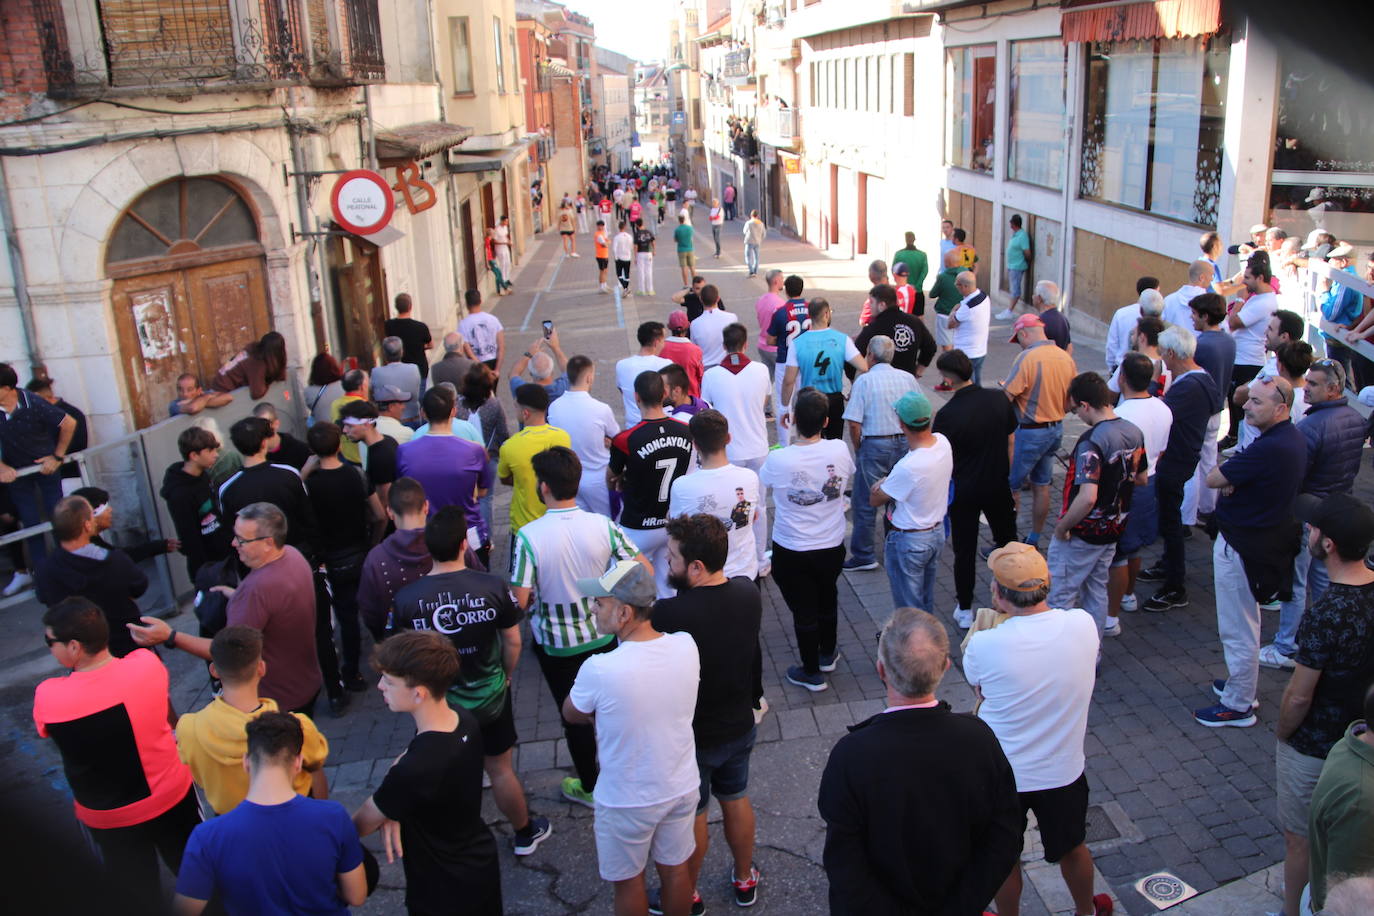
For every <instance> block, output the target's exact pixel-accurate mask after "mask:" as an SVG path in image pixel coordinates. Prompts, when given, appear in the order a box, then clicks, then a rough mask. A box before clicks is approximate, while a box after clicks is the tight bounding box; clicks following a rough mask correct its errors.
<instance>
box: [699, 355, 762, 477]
mask: <svg viewBox="0 0 1374 916" xmlns="http://www.w3.org/2000/svg"><path fill="white" fill-rule="evenodd" d="M772 392H773V381H772V379H770V378H769V377H768V367H767V366H765V365H764V364H763V363H758V362H750V363H749V365H747V366H745V367H744V368H743V369H741V370H740V371H739V372H737V373H732V372H731V371H730V370H729V369H727V368H725V367H724V366H713V367H712V368H710V369H707V370H706V374H705V375H703V376H702V377H701V397H702V399H703V400H705V401H706V402H707V403H708V404H710V405H711V406H712V407H714V408H715V409H716V410H719V411H720V412H721V413H723V414H725V419H726V420H728V421H730V444H729V445H727V446H725V457H727V458H729V459H730V460H731V461H748V460H750V459H751V458H762V457H763V456H764V455H766V454H768V419H767V417H766V416H765V415H764V411H765V410H766V409H767V408H768V396H769V395H770V394H772Z"/></svg>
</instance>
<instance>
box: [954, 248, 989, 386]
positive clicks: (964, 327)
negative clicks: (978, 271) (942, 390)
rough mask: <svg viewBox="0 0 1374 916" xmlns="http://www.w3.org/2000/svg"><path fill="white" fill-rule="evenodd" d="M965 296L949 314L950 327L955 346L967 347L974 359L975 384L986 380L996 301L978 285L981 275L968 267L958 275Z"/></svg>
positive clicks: (969, 355)
mask: <svg viewBox="0 0 1374 916" xmlns="http://www.w3.org/2000/svg"><path fill="white" fill-rule="evenodd" d="M954 286H955V288H956V289H957V290H959V294H960V295H961V296H963V298H962V299H960V300H959V304H958V305H956V306H955V307H954V311H953V312H950V315H949V330H950V334H951V337H952V343H953V344H954V349H956V350H963V351H964V355H965V356H967V357H968V359H969V362H971V363H973V384H975V385H981V384H982V383H983V360H984V359H985V358H986V357H987V355H988V327H989V325H991V324H992V305H991V303H989V302H988V294H987V293H985V292H983V291H982V290H980V289H979V288H978V278H977V277H975V276H974V275H973V271H971V270H966V271H964V272H963V273H961V274H959V276H957V277H955V278H954Z"/></svg>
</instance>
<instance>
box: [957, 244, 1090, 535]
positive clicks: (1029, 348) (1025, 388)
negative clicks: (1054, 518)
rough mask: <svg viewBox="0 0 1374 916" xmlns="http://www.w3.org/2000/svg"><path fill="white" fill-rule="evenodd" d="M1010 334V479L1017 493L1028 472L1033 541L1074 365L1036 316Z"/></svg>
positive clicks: (1044, 511)
mask: <svg viewBox="0 0 1374 916" xmlns="http://www.w3.org/2000/svg"><path fill="white" fill-rule="evenodd" d="M955 231H956V232H957V231H958V230H955ZM1011 334H1012V336H1011V342H1012V343H1017V344H1020V345H1021V352H1020V353H1019V354H1017V356H1016V359H1014V360H1013V361H1012V364H1011V370H1010V371H1009V372H1008V373H1007V378H1006V381H1004V382H1002V390H1003V391H1004V392H1006V395H1007V397H1008V398H1010V399H1011V402H1012V406H1013V407H1015V408H1016V434H1015V437H1014V440H1013V443H1014V444H1013V448H1012V457H1011V481H1010V483H1011V490H1012V493H1018V492H1019V491H1020V489H1021V485H1022V484H1023V483H1025V482H1026V478H1028V477H1029V478H1030V484H1031V494H1032V497H1033V500H1034V501H1033V502H1032V504H1031V505H1032V511H1031V521H1032V525H1033V527H1032V528H1031V530H1030V533H1029V534H1027V535H1026V536H1025V537H1024V538H1022V540H1023V541H1025V543H1027V544H1030V545H1032V546H1035V545H1037V544H1039V542H1040V529H1042V528H1044V527H1045V519H1046V517H1047V516H1048V515H1049V512H1050V475H1051V473H1052V472H1053V470H1054V459H1055V456H1056V455H1057V454H1058V453H1059V446H1060V444H1061V443H1062V441H1063V432H1064V414H1065V412H1066V409H1065V408H1066V405H1067V401H1066V400H1065V398H1066V397H1067V396H1068V393H1069V383H1070V382H1072V381H1073V378H1074V376H1075V375H1077V374H1078V370H1077V368H1076V366H1075V365H1074V361H1073V357H1072V356H1070V355H1069V354H1068V353H1066V352H1064V351H1063V350H1061V349H1059V347H1058V345H1057V344H1055V342H1054V341H1052V340H1050V339H1049V338H1047V337H1046V336H1045V323H1044V322H1043V321H1041V320H1040V316H1038V315H1022V316H1021V317H1020V318H1018V319H1016V323H1015V324H1013V325H1012V331H1011ZM998 546H999V547H1000V546H1001V545H1000V544H999V545H998Z"/></svg>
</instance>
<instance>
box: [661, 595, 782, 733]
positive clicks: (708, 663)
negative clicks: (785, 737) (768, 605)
mask: <svg viewBox="0 0 1374 916" xmlns="http://www.w3.org/2000/svg"><path fill="white" fill-rule="evenodd" d="M762 616H763V603H762V599H761V598H760V597H759V589H758V586H757V585H755V584H754V583H753V582H752V581H750V580H749V579H746V578H745V577H744V576H735V577H734V578H733V579H729V580H727V581H726V582H724V583H722V584H721V585H708V586H705V587H699V588H689V589H683V590H682V591H680V592H678V593H677V596H676V597H674V598H664V599H663V600H661V601H659V602H658V603H657V604H655V605H654V613H653V624H654V628H655V629H657V630H660V631H662V632H664V633H679V632H680V633H687V634H690V635H691V637H692V639H693V640H695V642H696V644H697V652H698V654H699V655H700V656H701V684H700V686H699V687H698V688H697V708H696V713H695V715H693V717H692V732H693V733H694V734H695V736H696V741H697V747H698V748H713V747H720V746H721V745H722V744H725V743H727V742H729V741H734V740H735V739H737V738H741V737H743V736H744V735H746V734H748V733H749V729H751V728H753V727H754V686H753V682H754V678H753V671H754V648H755V646H757V645H758V641H759V622H760V620H761V619H762Z"/></svg>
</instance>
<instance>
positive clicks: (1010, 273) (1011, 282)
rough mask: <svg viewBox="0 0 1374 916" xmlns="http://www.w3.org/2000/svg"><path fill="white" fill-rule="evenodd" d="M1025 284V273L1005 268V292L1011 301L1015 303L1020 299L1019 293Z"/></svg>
mask: <svg viewBox="0 0 1374 916" xmlns="http://www.w3.org/2000/svg"><path fill="white" fill-rule="evenodd" d="M1025 282H1026V272H1025V271H1024V270H1013V269H1012V268H1010V267H1008V268H1007V291H1008V292H1010V293H1011V300H1012V301H1013V302H1015V301H1016V300H1018V299H1020V298H1021V293H1022V291H1023V287H1024V285H1025Z"/></svg>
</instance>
